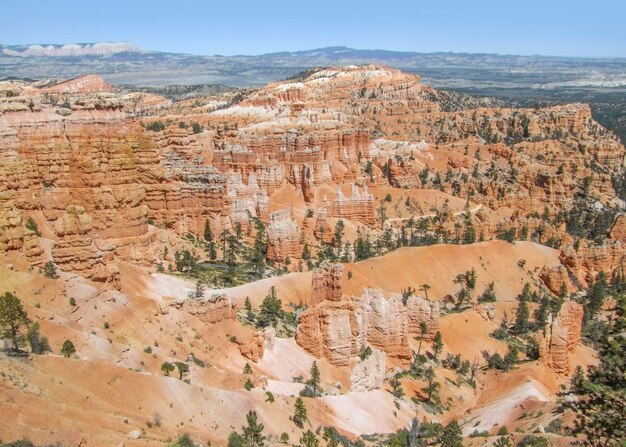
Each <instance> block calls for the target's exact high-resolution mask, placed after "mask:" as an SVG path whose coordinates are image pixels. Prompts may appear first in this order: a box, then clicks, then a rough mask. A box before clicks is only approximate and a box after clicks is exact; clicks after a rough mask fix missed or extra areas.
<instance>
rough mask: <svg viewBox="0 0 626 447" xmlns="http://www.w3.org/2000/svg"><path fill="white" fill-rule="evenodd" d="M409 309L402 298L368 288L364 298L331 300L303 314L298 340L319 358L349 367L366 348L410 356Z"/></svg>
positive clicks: (389, 353)
mask: <svg viewBox="0 0 626 447" xmlns="http://www.w3.org/2000/svg"><path fill="white" fill-rule="evenodd" d="M408 328H409V322H408V317H407V311H406V308H405V306H404V305H403V304H402V300H401V298H399V297H392V298H387V297H385V296H384V295H383V293H382V292H381V291H380V290H373V289H368V290H366V291H365V292H364V294H363V296H362V297H361V298H354V297H353V298H345V299H342V300H340V301H330V300H328V299H326V300H324V301H322V302H319V303H317V304H316V305H313V306H310V307H309V308H307V309H306V310H305V311H304V312H302V313H301V314H300V316H299V320H298V329H297V333H296V342H297V343H298V344H299V345H300V346H302V348H304V349H305V350H306V351H308V352H310V353H311V354H312V355H314V356H316V357H324V358H326V359H327V360H328V361H329V362H330V363H332V364H333V365H336V366H346V365H348V363H349V362H350V359H352V358H354V357H355V356H356V355H358V353H359V352H360V350H361V348H362V347H365V346H368V345H369V346H372V347H375V348H378V349H380V350H382V351H385V352H386V353H387V354H388V355H390V356H392V357H395V358H400V359H410V358H411V351H410V349H409V345H408Z"/></svg>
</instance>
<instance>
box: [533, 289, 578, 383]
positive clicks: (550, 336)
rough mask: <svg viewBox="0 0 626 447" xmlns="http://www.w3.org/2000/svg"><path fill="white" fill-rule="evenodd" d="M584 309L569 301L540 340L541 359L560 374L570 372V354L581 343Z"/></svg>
mask: <svg viewBox="0 0 626 447" xmlns="http://www.w3.org/2000/svg"><path fill="white" fill-rule="evenodd" d="M582 319H583V307H582V306H581V305H580V304H578V303H576V302H574V301H567V302H566V303H564V304H563V306H562V307H561V310H560V311H559V313H558V315H557V317H556V318H555V319H554V321H553V322H552V323H551V324H549V325H548V326H547V327H546V329H545V331H544V334H543V337H542V338H541V340H540V358H541V361H542V362H543V363H545V364H546V365H548V366H549V367H550V368H552V369H553V370H554V371H556V372H558V373H567V372H568V371H569V366H570V365H569V353H570V352H571V351H573V350H574V349H575V348H576V346H577V345H578V343H579V342H580V337H581V331H582Z"/></svg>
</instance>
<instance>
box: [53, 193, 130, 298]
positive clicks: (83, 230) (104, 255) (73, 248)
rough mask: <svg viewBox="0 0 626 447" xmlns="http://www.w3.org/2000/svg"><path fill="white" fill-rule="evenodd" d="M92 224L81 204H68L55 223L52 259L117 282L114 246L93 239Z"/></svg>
mask: <svg viewBox="0 0 626 447" xmlns="http://www.w3.org/2000/svg"><path fill="white" fill-rule="evenodd" d="M92 228H93V227H92V220H91V217H90V216H89V214H87V212H86V211H85V209H84V208H83V207H82V206H77V205H70V206H68V207H67V209H66V210H65V213H63V215H62V216H61V217H60V218H59V219H58V220H57V223H56V225H55V233H56V241H55V243H54V245H53V247H52V257H53V258H54V262H55V264H56V265H57V266H58V267H60V268H61V269H62V270H65V271H70V272H74V273H77V274H79V275H81V276H84V277H86V278H89V279H92V280H94V281H110V282H112V283H114V284H116V285H117V286H119V271H118V269H117V266H116V265H115V264H114V263H113V249H114V247H113V246H111V245H110V244H108V243H106V242H105V241H103V240H96V239H94V237H93V234H92Z"/></svg>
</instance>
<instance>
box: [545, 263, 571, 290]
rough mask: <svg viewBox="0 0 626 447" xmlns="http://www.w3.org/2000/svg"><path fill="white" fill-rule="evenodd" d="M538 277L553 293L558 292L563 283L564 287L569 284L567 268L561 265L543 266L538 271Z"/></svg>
mask: <svg viewBox="0 0 626 447" xmlns="http://www.w3.org/2000/svg"><path fill="white" fill-rule="evenodd" d="M539 278H541V280H542V281H543V283H544V284H545V285H546V287H547V288H548V289H550V291H551V292H552V293H554V294H555V295H558V294H559V293H560V291H561V287H563V284H565V286H566V287H568V286H569V276H568V274H567V269H566V268H565V266H563V265H557V266H554V267H548V266H544V267H543V268H542V269H541V272H539ZM568 290H569V287H568Z"/></svg>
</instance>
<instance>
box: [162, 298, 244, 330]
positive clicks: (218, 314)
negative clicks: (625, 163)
mask: <svg viewBox="0 0 626 447" xmlns="http://www.w3.org/2000/svg"><path fill="white" fill-rule="evenodd" d="M172 306H174V307H177V308H179V309H181V310H182V311H183V312H186V313H188V314H190V315H194V316H195V317H197V318H199V319H200V320H201V321H203V322H205V323H218V322H220V321H224V320H234V319H235V318H237V309H236V303H235V301H234V300H233V299H232V298H231V297H230V296H228V295H227V294H225V293H214V294H211V295H210V296H208V297H201V298H187V299H182V300H179V301H177V302H176V303H173V304H172Z"/></svg>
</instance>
